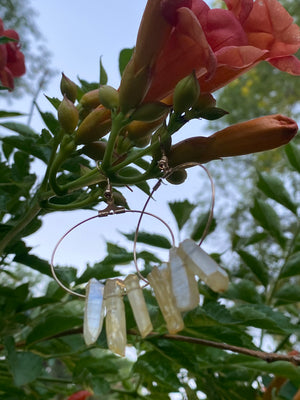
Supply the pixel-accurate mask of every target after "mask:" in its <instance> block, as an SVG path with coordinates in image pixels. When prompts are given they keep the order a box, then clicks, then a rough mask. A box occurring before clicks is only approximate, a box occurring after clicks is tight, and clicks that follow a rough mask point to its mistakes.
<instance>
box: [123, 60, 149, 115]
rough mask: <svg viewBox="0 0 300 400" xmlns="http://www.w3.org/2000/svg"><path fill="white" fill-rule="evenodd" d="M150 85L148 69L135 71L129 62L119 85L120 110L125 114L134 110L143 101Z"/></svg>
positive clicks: (132, 64) (146, 67)
mask: <svg viewBox="0 0 300 400" xmlns="http://www.w3.org/2000/svg"><path fill="white" fill-rule="evenodd" d="M149 85H150V68H149V67H148V66H145V67H143V68H142V69H140V70H138V71H135V65H134V63H133V62H132V60H131V61H129V63H128V64H127V66H126V68H125V70H124V72H123V75H122V80H121V84H120V89H119V93H120V109H121V111H122V112H123V113H124V114H126V113H127V112H128V111H130V110H132V109H134V108H136V107H137V106H138V105H139V104H140V103H141V102H142V100H143V99H144V97H145V95H146V93H147V90H148V88H149Z"/></svg>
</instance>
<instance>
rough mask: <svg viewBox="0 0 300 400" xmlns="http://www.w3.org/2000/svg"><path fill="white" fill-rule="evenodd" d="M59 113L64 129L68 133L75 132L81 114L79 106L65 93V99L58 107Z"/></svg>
mask: <svg viewBox="0 0 300 400" xmlns="http://www.w3.org/2000/svg"><path fill="white" fill-rule="evenodd" d="M57 115H58V120H59V123H60V125H61V127H62V128H63V130H64V131H65V132H66V133H72V132H74V130H75V128H76V126H77V123H78V120H79V114H78V110H77V108H76V107H75V106H74V104H73V103H72V101H71V100H69V99H68V98H67V96H66V95H64V98H63V101H62V102H61V103H60V105H59V107H58V109H57Z"/></svg>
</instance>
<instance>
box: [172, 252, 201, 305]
mask: <svg viewBox="0 0 300 400" xmlns="http://www.w3.org/2000/svg"><path fill="white" fill-rule="evenodd" d="M169 266H170V275H171V284H172V291H173V294H174V297H175V300H176V305H177V308H178V309H179V310H180V311H188V310H193V309H194V308H195V307H197V305H198V303H199V291H198V284H197V281H196V279H195V275H194V274H193V273H192V272H191V271H190V269H189V268H187V267H186V266H185V265H184V263H183V261H182V259H181V258H180V256H179V255H178V254H177V249H176V248H172V249H171V250H170V259H169Z"/></svg>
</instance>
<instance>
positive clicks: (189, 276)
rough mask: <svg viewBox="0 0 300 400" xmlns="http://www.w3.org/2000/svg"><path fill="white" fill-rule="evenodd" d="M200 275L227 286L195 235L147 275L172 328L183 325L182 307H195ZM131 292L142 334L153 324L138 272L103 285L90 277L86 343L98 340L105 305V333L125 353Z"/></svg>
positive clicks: (221, 287) (112, 345) (222, 287)
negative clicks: (128, 305) (127, 308)
mask: <svg viewBox="0 0 300 400" xmlns="http://www.w3.org/2000/svg"><path fill="white" fill-rule="evenodd" d="M196 275H197V276H198V277H199V278H200V279H201V280H202V281H204V282H205V283H206V285H207V286H209V287H210V288H211V289H212V290H214V291H215V292H224V291H225V290H226V289H227V288H228V283H229V279H228V275H227V273H226V272H225V271H224V270H223V269H222V268H221V267H220V266H219V265H218V264H217V263H216V262H215V261H214V260H213V259H212V258H211V257H210V256H209V255H208V254H207V253H206V252H205V251H204V250H202V249H201V248H200V247H199V246H198V245H197V243H195V242H194V241H193V240H191V239H186V240H184V241H183V242H181V243H180V244H179V247H178V248H177V247H172V248H171V249H170V252H169V261H168V262H166V263H162V264H161V265H160V266H158V267H157V266H156V267H154V268H153V270H152V271H151V272H150V273H149V274H148V276H147V279H148V281H149V283H150V285H151V287H152V289H153V291H154V294H155V297H156V300H157V303H158V305H159V308H160V310H161V313H162V315H163V317H164V320H165V322H166V326H167V330H168V332H169V333H170V334H175V333H177V332H179V331H181V330H182V329H183V328H184V322H183V318H182V315H181V313H182V312H184V311H189V310H193V309H194V308H196V307H197V306H198V304H199V290H198V283H197V281H196V278H195V276H196ZM124 294H127V296H128V299H129V303H130V306H131V308H132V311H133V315H134V318H135V321H136V324H137V327H138V329H139V331H140V334H141V336H142V337H146V336H147V335H148V334H149V333H150V332H151V331H152V329H153V327H152V323H151V320H150V316H149V312H148V309H147V305H146V302H145V299H144V295H143V291H142V289H141V287H140V284H139V278H138V276H137V275H134V274H130V275H128V276H127V277H126V278H125V280H124V281H122V280H120V279H108V280H107V281H106V284H105V286H104V285H103V284H102V283H100V282H99V281H97V279H94V278H93V279H91V280H90V281H89V283H88V285H87V288H86V302H85V315H84V327H83V332H84V340H85V342H86V344H87V345H90V344H93V343H95V342H96V340H97V338H98V336H99V334H100V332H101V329H102V324H103V317H104V310H105V309H106V337H107V343H108V347H109V349H110V350H111V351H113V352H114V353H116V354H119V355H121V356H124V355H125V348H126V319H125V307H124V302H123V296H124Z"/></svg>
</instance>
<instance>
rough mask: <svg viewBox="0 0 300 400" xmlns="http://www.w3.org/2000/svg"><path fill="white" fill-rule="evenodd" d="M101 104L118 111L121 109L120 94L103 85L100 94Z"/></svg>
mask: <svg viewBox="0 0 300 400" xmlns="http://www.w3.org/2000/svg"><path fill="white" fill-rule="evenodd" d="M98 96H99V100H100V103H101V104H102V105H103V106H104V107H106V108H108V109H110V110H113V109H117V108H118V107H119V92H118V91H117V90H116V89H115V88H113V87H111V86H109V85H101V86H100V88H99V92H98Z"/></svg>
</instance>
